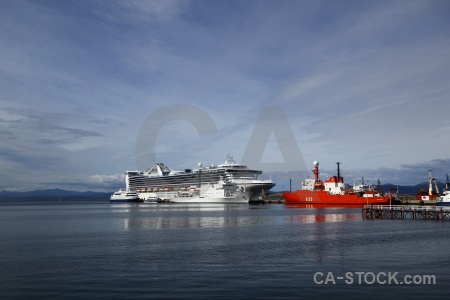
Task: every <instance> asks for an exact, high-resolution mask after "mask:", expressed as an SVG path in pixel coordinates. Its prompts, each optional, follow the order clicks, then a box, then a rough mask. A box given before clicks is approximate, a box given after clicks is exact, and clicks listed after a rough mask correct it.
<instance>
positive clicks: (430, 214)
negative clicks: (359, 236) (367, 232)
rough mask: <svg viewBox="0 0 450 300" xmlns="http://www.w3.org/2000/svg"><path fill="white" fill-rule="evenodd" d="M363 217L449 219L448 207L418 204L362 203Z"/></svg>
mask: <svg viewBox="0 0 450 300" xmlns="http://www.w3.org/2000/svg"><path fill="white" fill-rule="evenodd" d="M362 217H363V219H369V220H373V219H382V220H383V219H384V220H444V221H450V207H445V206H418V205H364V207H363V209H362Z"/></svg>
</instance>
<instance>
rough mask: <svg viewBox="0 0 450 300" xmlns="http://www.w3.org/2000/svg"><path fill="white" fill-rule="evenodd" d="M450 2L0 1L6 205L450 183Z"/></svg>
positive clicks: (0, 147)
mask: <svg viewBox="0 0 450 300" xmlns="http://www.w3.org/2000/svg"><path fill="white" fill-rule="evenodd" d="M449 53H450V2H449V1H447V0H442V1H437V0H427V1H425V0H424V1H414V0H412V1H406V0H403V1H380V0H376V1H375V0H374V1H370V0H365V1H350V0H344V1H333V0H327V1H316V0H314V1H306V0H297V1H294V0H276V1H271V0H266V1H256V0H247V1H233V0H226V1H222V0H207V1H202V0H192V1H189V0H182V1H176V0H163V1H159V0H135V1H132V0H120V1H119V0H117V1H115V0H110V1H106V0H82V1H72V0H62V1H53V0H48V1H46V0H40V1H22V0H0V178H1V180H0V190H4V191H29V190H35V189H48V188H63V189H69V190H79V191H87V190H91V191H113V190H115V189H117V188H118V187H123V186H124V185H125V183H124V173H125V171H126V170H136V169H145V168H148V167H151V166H152V165H153V164H154V163H155V162H163V163H165V165H167V166H169V167H170V168H172V169H175V170H182V169H185V168H196V167H197V165H198V163H202V164H203V165H210V164H216V165H217V164H220V163H222V162H223V161H225V158H226V155H227V154H232V155H233V156H234V159H235V161H236V162H237V163H245V164H247V163H248V165H249V167H251V168H257V169H261V170H262V171H263V172H264V173H263V175H262V176H261V178H272V179H273V180H274V181H275V182H276V183H277V186H276V187H275V188H274V190H280V189H282V188H284V189H286V187H287V186H288V185H289V178H291V179H292V180H293V187H294V188H298V187H299V182H300V181H301V180H303V179H304V178H305V176H306V175H312V173H311V169H312V167H313V161H315V160H317V161H319V162H320V165H319V167H320V170H321V175H320V176H321V178H322V179H325V178H326V177H327V176H331V175H334V174H335V173H336V162H337V161H339V162H341V163H342V164H341V171H342V174H343V176H344V178H345V180H346V181H347V182H351V181H352V178H357V179H359V178H361V177H363V176H364V178H365V179H368V180H370V182H371V183H375V182H376V180H377V178H380V180H381V182H382V183H393V184H400V185H405V184H406V185H414V184H417V183H421V182H424V181H427V180H428V169H430V168H431V169H433V176H434V177H436V178H437V179H438V180H439V181H445V174H446V173H450V151H449V149H450V118H449V117H448V113H449V109H450V84H449V83H450V81H449V80H450V58H449V57H450V56H449Z"/></svg>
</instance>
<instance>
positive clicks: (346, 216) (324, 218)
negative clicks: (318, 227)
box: [288, 213, 361, 223]
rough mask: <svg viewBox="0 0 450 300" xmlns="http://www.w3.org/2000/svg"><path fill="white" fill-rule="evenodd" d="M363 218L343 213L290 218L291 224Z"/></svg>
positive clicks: (355, 214) (354, 214)
mask: <svg viewBox="0 0 450 300" xmlns="http://www.w3.org/2000/svg"><path fill="white" fill-rule="evenodd" d="M360 218H361V215H360V214H357V213H342V214H314V215H297V216H289V217H288V220H289V223H322V222H327V223H336V222H347V221H352V220H353V221H356V220H359V219H360Z"/></svg>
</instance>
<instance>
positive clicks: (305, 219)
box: [286, 204, 361, 223]
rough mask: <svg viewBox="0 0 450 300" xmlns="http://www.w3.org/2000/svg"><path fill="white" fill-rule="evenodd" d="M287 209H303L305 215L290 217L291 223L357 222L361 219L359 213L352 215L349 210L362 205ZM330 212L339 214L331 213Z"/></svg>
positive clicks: (298, 205)
mask: <svg viewBox="0 0 450 300" xmlns="http://www.w3.org/2000/svg"><path fill="white" fill-rule="evenodd" d="M286 207H287V208H291V209H295V208H297V209H302V210H301V212H302V213H304V214H300V215H291V216H289V222H291V223H322V222H328V223H336V222H347V221H356V220H359V219H360V218H361V214H360V212H359V211H356V212H352V213H350V212H349V210H348V209H349V208H353V209H356V208H360V205H325V204H287V205H286ZM330 211H331V212H337V213H329V212H330ZM306 213H308V214H306ZM309 213H310V214H309Z"/></svg>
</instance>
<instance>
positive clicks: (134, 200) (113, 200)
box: [109, 198, 139, 203]
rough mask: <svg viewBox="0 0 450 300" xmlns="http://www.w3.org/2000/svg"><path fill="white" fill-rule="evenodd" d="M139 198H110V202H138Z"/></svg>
mask: <svg viewBox="0 0 450 300" xmlns="http://www.w3.org/2000/svg"><path fill="white" fill-rule="evenodd" d="M138 201H139V199H137V198H133V199H110V200H109V202H110V203H132V202H138Z"/></svg>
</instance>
